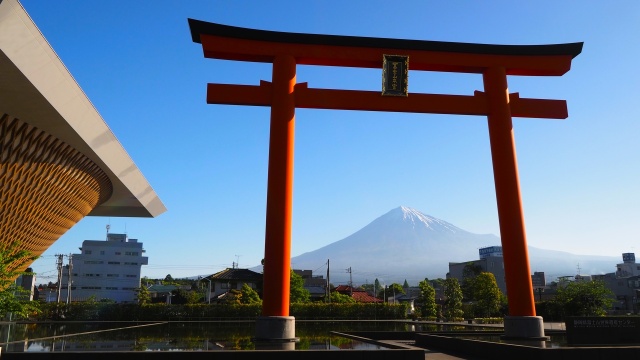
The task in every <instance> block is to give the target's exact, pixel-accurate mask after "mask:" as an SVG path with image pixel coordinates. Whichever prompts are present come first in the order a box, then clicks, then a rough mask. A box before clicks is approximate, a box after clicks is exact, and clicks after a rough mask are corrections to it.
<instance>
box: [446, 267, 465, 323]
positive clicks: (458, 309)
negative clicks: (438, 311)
mask: <svg viewBox="0 0 640 360" xmlns="http://www.w3.org/2000/svg"><path fill="white" fill-rule="evenodd" d="M463 316H464V311H462V289H461V288H460V283H459V282H458V279H456V278H449V279H446V280H444V317H445V318H447V320H449V321H455V320H456V319H460V318H462V317H463Z"/></svg>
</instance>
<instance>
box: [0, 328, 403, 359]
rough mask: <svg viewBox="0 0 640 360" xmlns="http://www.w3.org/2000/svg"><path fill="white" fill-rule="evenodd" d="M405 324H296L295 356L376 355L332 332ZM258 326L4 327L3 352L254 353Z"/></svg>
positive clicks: (370, 347) (364, 345) (369, 346)
mask: <svg viewBox="0 0 640 360" xmlns="http://www.w3.org/2000/svg"><path fill="white" fill-rule="evenodd" d="M414 330H415V329H414V327H413V325H411V324H408V323H406V322H394V321H300V320H298V321H296V337H297V338H299V341H298V342H297V343H296V344H295V349H296V350H310V349H326V350H349V349H358V350H376V349H382V347H380V346H379V345H376V344H371V343H366V342H361V341H357V340H353V339H348V338H345V337H341V336H338V335H335V334H332V333H331V332H332V331H338V332H340V331H342V332H348V331H414ZM254 333H255V321H253V320H247V321H238V320H235V321H202V322H200V321H189V322H48V323H35V324H33V323H29V324H26V323H25V324H23V323H6V324H2V326H1V331H0V347H2V352H51V351H54V352H59V351H63V352H73V351H101V352H111V351H210V350H256V344H255V343H254V341H253V336H254V335H255V334H254Z"/></svg>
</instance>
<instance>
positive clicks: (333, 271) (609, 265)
mask: <svg viewBox="0 0 640 360" xmlns="http://www.w3.org/2000/svg"><path fill="white" fill-rule="evenodd" d="M494 245H500V238H499V237H497V236H496V235H493V234H474V233H470V232H468V231H465V230H463V229H460V228H458V227H456V226H454V225H452V224H450V223H448V222H446V221H443V220H440V219H437V218H434V217H432V216H429V215H425V214H423V213H421V212H420V211H417V210H415V209H412V208H408V207H405V206H400V207H398V208H395V209H393V210H391V211H389V212H388V213H386V214H384V215H382V216H380V217H379V218H377V219H375V220H374V221H372V222H371V223H370V224H368V225H367V226H365V227H363V228H362V229H360V230H359V231H357V232H355V233H354V234H352V235H350V236H348V237H346V238H344V239H342V240H340V241H336V242H334V243H332V244H329V245H327V246H324V247H322V248H319V249H317V250H315V251H311V252H307V253H304V254H301V255H299V256H296V257H293V258H292V259H291V266H292V268H294V269H311V270H314V275H322V276H324V277H325V278H326V275H327V274H326V265H327V262H328V263H329V267H330V280H331V282H332V283H333V284H344V283H347V282H348V281H349V280H350V278H351V281H353V283H354V284H363V283H372V282H373V281H374V280H375V279H378V280H379V281H380V282H381V283H382V284H390V283H393V282H397V283H401V284H402V283H403V282H404V280H407V281H408V282H409V284H410V285H417V283H418V282H419V281H420V280H423V279H424V278H430V279H433V278H444V277H445V276H446V273H447V272H448V269H449V267H448V265H449V262H463V261H470V260H475V259H478V249H479V248H482V247H485V246H494ZM529 257H530V263H531V270H532V272H533V271H544V272H545V274H546V276H547V281H550V280H554V279H555V278H556V277H557V276H562V275H575V274H576V273H577V271H578V266H579V267H580V269H581V271H580V272H581V273H582V274H596V273H605V272H614V271H615V265H616V264H617V262H619V261H618V259H617V258H615V257H606V256H582V255H573V254H569V253H565V252H560V251H552V250H543V249H537V248H530V250H529ZM323 264H324V265H323ZM348 269H351V272H350V273H349V271H348Z"/></svg>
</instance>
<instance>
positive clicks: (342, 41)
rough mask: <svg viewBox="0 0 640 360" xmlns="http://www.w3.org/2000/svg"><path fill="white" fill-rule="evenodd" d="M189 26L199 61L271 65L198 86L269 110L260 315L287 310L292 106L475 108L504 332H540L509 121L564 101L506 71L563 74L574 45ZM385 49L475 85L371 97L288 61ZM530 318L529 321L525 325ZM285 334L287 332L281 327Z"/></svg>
mask: <svg viewBox="0 0 640 360" xmlns="http://www.w3.org/2000/svg"><path fill="white" fill-rule="evenodd" d="M189 26H190V29H191V36H192V39H193V41H194V42H196V43H201V44H202V48H203V51H204V56H205V57H206V58H216V59H226V60H237V61H252V62H267V63H273V75H272V82H267V81H260V85H259V86H252V85H232V84H208V86H207V103H209V104H230V105H253V106H270V107H271V127H270V142H269V168H268V171H269V173H268V189H267V214H266V230H265V255H264V256H265V257H264V261H265V266H264V291H263V308H262V315H263V317H274V318H278V317H288V316H289V274H290V259H291V213H292V189H293V151H294V125H295V109H296V108H314V109H339V110H363V111H391V112H414V113H434V114H457V115H485V116H487V118H488V125H489V138H490V145H491V155H492V161H493V171H494V181H495V190H496V199H497V205H498V206H497V207H498V217H499V222H500V236H501V242H502V251H503V256H504V268H505V278H506V285H507V291H508V294H509V296H508V301H509V315H510V317H511V318H512V319H507V320H510V321H505V334H506V335H507V336H510V337H521V338H539V337H543V336H544V329H543V328H542V320H541V318H538V317H537V316H536V311H535V303H534V294H533V288H532V284H531V274H530V270H529V255H528V250H527V241H526V233H525V225H524V215H523V210H522V204H521V197H520V185H519V180H518V167H517V160H516V152H515V141H514V135H513V127H512V120H511V118H512V117H514V116H515V117H530V118H548V119H565V118H567V116H568V114H567V105H566V101H564V100H549V99H527V98H520V97H519V95H518V93H512V94H509V92H508V88H507V75H528V76H561V75H563V74H565V73H566V72H567V71H569V69H570V68H571V61H572V59H573V58H574V57H575V56H577V55H578V54H580V52H581V51H582V45H583V43H568V44H553V45H488V44H468V43H451V42H437V41H420V40H402V39H386V38H369V37H353V36H335V35H317V34H300V33H285V32H274V31H263V30H254V29H247V28H239V27H233V26H226V25H220V24H215V23H209V22H203V21H199V20H193V19H189ZM388 54H394V55H401V56H406V57H408V58H410V60H411V66H410V67H411V70H424V71H442V72H460V73H477V74H482V77H483V82H484V92H481V91H475V92H474V94H473V95H472V96H466V95H442V94H417V93H410V94H409V95H408V96H381V93H380V92H376V91H354V90H334V89H314V88H309V87H308V86H307V84H306V83H300V84H297V83H296V65H298V64H300V65H321V66H344V67H362V68H380V69H382V65H383V57H384V56H385V55H388ZM530 317H534V318H538V319H533V320H534V321H533V322H531V321H529V320H532V319H528V318H530ZM521 320H524V322H523V321H521ZM284 326H285V327H287V325H284ZM271 330H273V329H271ZM287 332H288V334H289V335H292V333H291V332H290V331H289V330H287V329H284V333H287ZM284 333H283V334H284ZM283 334H281V335H283ZM284 335H286V334H284ZM267 337H268V336H267ZM281 337H282V336H274V337H273V338H281ZM285 337H286V336H285ZM289 337H293V336H289Z"/></svg>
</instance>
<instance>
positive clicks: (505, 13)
mask: <svg viewBox="0 0 640 360" xmlns="http://www.w3.org/2000/svg"><path fill="white" fill-rule="evenodd" d="M22 4H23V5H24V7H25V9H26V10H27V12H28V13H29V14H30V15H31V17H32V18H33V20H34V22H35V23H36V24H37V26H38V27H39V28H40V30H41V31H42V33H43V34H44V36H45V38H47V40H48V41H49V43H50V44H51V45H52V47H53V49H54V50H55V51H56V52H57V54H58V56H59V57H60V58H61V59H62V61H63V63H65V64H66V66H67V68H68V69H69V71H70V72H71V74H72V75H73V76H74V77H75V79H76V80H77V82H78V83H79V85H80V87H81V88H82V89H83V90H84V91H85V93H86V94H87V96H88V97H89V99H90V100H91V101H92V102H93V104H94V106H95V107H96V109H97V110H98V112H99V113H100V114H101V115H102V117H103V118H104V120H105V121H106V123H107V124H108V125H109V127H110V128H111V129H112V131H113V133H114V134H115V136H116V137H117V138H118V139H119V140H120V142H121V143H122V145H123V146H124V148H125V149H126V150H127V151H128V153H129V154H130V156H131V157H132V159H133V161H134V162H135V163H136V165H137V166H138V167H139V168H140V170H141V171H142V173H143V174H144V175H145V177H146V178H147V180H148V181H149V183H150V184H151V186H152V187H153V188H154V189H155V191H156V193H157V194H158V195H159V197H160V198H161V200H162V201H163V202H164V203H165V205H166V207H167V209H168V211H167V212H166V213H164V214H162V215H160V216H159V217H157V218H145V219H138V218H103V217H87V218H85V219H83V220H82V221H80V222H79V223H78V224H77V225H76V226H75V227H73V228H72V229H71V230H70V231H68V232H67V233H66V234H64V235H63V236H62V237H61V238H60V240H58V241H57V242H56V243H55V244H54V245H53V246H52V247H51V248H50V249H49V250H48V251H47V252H46V253H45V254H44V255H43V256H42V258H41V259H40V260H38V261H37V262H36V263H34V271H36V272H37V273H39V280H41V281H46V280H47V279H52V281H55V276H54V275H55V258H54V256H53V255H55V254H58V253H62V254H69V253H78V247H79V246H81V244H82V241H83V240H101V239H104V238H105V231H106V229H105V227H106V225H107V224H110V225H111V231H112V232H120V233H121V232H126V233H128V234H129V237H131V238H137V239H139V241H141V242H143V244H144V248H145V249H146V255H147V256H148V257H149V265H148V266H144V267H143V270H142V274H143V276H148V277H150V278H157V277H164V276H165V275H167V274H171V275H172V276H173V277H185V276H194V275H200V274H211V273H214V272H217V271H219V270H222V269H224V268H226V267H231V266H232V262H239V266H240V267H252V266H255V265H258V264H259V263H260V260H261V259H262V257H263V247H264V228H265V208H266V186H267V156H268V136H269V127H268V125H269V109H268V108H261V107H242V106H229V105H208V104H206V101H205V96H206V84H207V83H209V82H216V83H237V84H254V85H255V84H258V83H259V81H260V80H270V79H271V67H270V64H255V63H243V62H231V61H221V60H213V59H205V58H204V57H203V55H202V47H201V45H200V44H196V43H193V42H192V41H191V37H190V32H189V27H188V24H187V18H194V19H198V20H203V21H210V22H217V23H221V24H226V25H234V26H240V27H248V28H255V29H262V30H275V31H287V32H300V33H317V34H335V35H353V36H370V37H387V38H398V39H416V40H437V41H454V42H470V43H490V44H551V43H567V42H584V48H583V52H582V54H580V55H579V56H577V57H576V58H575V59H574V61H573V65H572V69H571V71H569V72H568V73H567V74H565V75H564V76H562V77H540V78H530V77H510V78H509V89H510V91H511V92H519V93H520V95H521V96H522V97H529V98H548V99H563V100H567V102H568V109H569V118H568V119H566V120H545V119H523V118H514V129H515V139H516V149H517V155H518V164H519V171H520V180H521V190H522V200H523V206H524V213H525V221H526V228H527V238H528V244H529V245H530V246H535V247H539V248H545V249H554V250H562V251H569V252H572V253H576V254H590V255H612V256H620V254H621V253H623V252H637V250H640V248H636V244H638V240H639V235H638V230H639V226H638V224H639V223H640V222H639V221H638V219H640V191H639V190H638V184H640V167H639V165H640V141H639V140H638V137H639V135H640V122H639V121H640V116H639V115H640V110H639V106H638V104H639V102H640V71H639V70H638V65H637V64H638V61H639V58H640V42H639V40H638V39H640V2H638V1H635V0H633V1H632V0H628V1H618V2H616V3H615V4H612V3H610V2H604V1H580V2H570V1H562V2H560V1H547V0H544V1H530V2H513V1H490V2H484V1H482V2H481V1H406V2H389V1H332V0H331V1H280V0H273V1H240V0H234V1H212V0H207V1H200V0H198V1H196V0H189V1H166V0H157V1H121V0H117V1H68V0H61V1H41V0H23V1H22ZM380 73H381V71H380V70H375V69H343V68H324V67H305V66H299V67H298V77H297V79H298V82H308V83H309V86H310V87H316V88H336V89H366V90H380V87H381V84H380V79H381V75H380ZM474 90H482V79H481V76H480V75H468V74H467V75H461V74H439V73H422V72H421V73H418V72H411V73H410V79H409V91H410V92H416V93H417V92H425V93H449V94H465V95H470V94H473V91H474ZM295 140H296V149H295V168H294V171H295V178H294V199H293V229H292V238H293V241H292V255H293V256H296V255H299V254H302V253H304V252H308V251H313V250H316V249H318V248H320V247H322V246H325V245H328V244H330V243H332V242H335V241H338V240H341V239H343V238H345V237H346V236H348V235H350V234H352V233H354V232H355V231H357V230H359V229H360V228H362V227H363V226H365V225H367V224H368V223H369V222H371V221H373V220H374V219H375V218H377V217H378V216H381V215H383V214H384V213H386V212H388V211H389V210H391V209H393V208H395V207H398V206H400V205H404V206H409V207H412V208H415V209H417V210H419V211H421V212H423V213H425V214H428V215H431V216H434V217H437V218H440V219H442V220H445V221H448V222H450V223H452V224H454V225H456V226H458V227H460V228H462V229H465V230H467V231H470V232H474V233H493V234H496V235H498V236H499V235H500V232H499V226H498V217H497V209H496V201H495V191H494V185H493V173H492V168H491V154H490V149H489V137H488V130H487V124H486V118H484V117H465V116H452V115H448V116H445V115H429V114H424V115H415V114H395V113H383V112H379V113H378V112H353V111H331V110H298V111H297V112H296V139H295ZM488 245H492V244H488ZM639 255H640V254H639ZM354 256H357V254H354ZM620 259H621V258H620ZM325 261H326V259H318V268H321V267H322V266H323V264H324V263H325ZM425 261H426V260H425ZM384 265H385V264H384V263H382V264H381V266H384ZM388 265H389V266H391V264H388ZM614 265H615V264H612V268H611V271H614V270H615V269H614ZM312 270H314V269H312ZM353 271H354V272H355V271H357V269H353ZM444 272H446V269H444ZM47 276H49V278H47Z"/></svg>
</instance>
